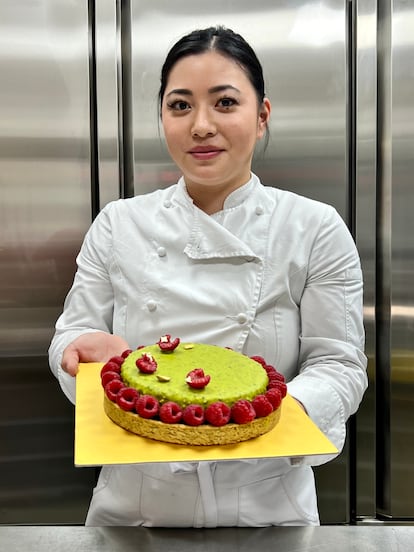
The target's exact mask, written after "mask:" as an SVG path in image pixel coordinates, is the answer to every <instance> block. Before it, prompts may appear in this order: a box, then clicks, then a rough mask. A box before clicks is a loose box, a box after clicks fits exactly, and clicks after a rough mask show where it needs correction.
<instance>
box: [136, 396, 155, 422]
mask: <svg viewBox="0 0 414 552" xmlns="http://www.w3.org/2000/svg"><path fill="white" fill-rule="evenodd" d="M159 408H160V404H159V402H158V401H157V399H156V398H155V397H153V396H152V395H141V396H140V397H138V399H137V401H136V403H135V410H136V411H137V414H139V415H140V416H141V418H147V419H148V418H154V416H156V415H157V414H158V411H159Z"/></svg>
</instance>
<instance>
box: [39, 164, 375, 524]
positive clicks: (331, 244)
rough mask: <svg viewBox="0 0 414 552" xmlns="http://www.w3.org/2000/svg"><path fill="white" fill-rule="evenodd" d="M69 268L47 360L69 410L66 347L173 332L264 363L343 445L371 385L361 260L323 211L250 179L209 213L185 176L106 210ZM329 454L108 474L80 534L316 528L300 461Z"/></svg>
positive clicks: (114, 469)
mask: <svg viewBox="0 0 414 552" xmlns="http://www.w3.org/2000/svg"><path fill="white" fill-rule="evenodd" d="M77 263H78V270H77V273H76V275H75V279H74V283H73V286H72V289H71V290H70V292H69V294H68V296H67V298H66V301H65V305H64V311H63V313H62V315H61V316H60V318H59V319H58V321H57V323H56V333H55V336H54V338H53V340H52V343H51V346H50V351H49V353H50V364H51V368H52V371H53V372H54V374H55V375H56V377H57V378H58V379H59V382H60V385H61V387H62V389H63V391H64V392H65V394H66V395H67V396H68V397H69V399H70V400H71V401H72V402H74V401H75V385H74V378H72V377H70V376H69V375H68V374H66V373H65V372H63V370H62V369H61V367H60V362H61V358H62V353H63V350H64V348H65V347H66V346H67V345H68V344H69V343H70V342H71V341H73V340H74V339H75V338H76V337H78V336H79V335H81V334H83V333H85V332H93V331H104V332H109V333H114V334H116V335H120V336H122V337H124V338H125V339H126V341H127V342H128V343H129V345H130V347H131V348H135V347H137V346H138V345H140V344H148V343H154V342H156V341H157V340H158V339H159V337H160V336H161V335H164V334H166V333H169V334H171V335H172V336H178V337H180V338H181V339H182V340H185V341H194V342H205V343H211V344H215V345H220V346H228V347H232V348H233V349H234V350H236V351H239V352H242V353H245V354H247V355H249V356H251V355H261V356H263V357H264V358H265V359H266V361H267V362H268V363H270V364H272V365H274V366H275V367H276V368H277V370H279V371H280V372H282V373H283V374H284V375H285V377H286V379H287V381H288V391H289V393H290V394H291V395H292V396H294V397H295V398H296V399H298V400H299V401H300V402H301V403H302V404H303V405H304V406H305V408H306V411H307V412H308V414H309V416H310V417H311V418H312V420H313V421H314V422H315V423H316V424H317V425H318V426H319V428H320V429H321V430H322V431H323V432H324V433H325V434H326V436H327V437H328V438H329V439H330V440H331V441H332V442H333V443H334V444H335V445H336V446H337V448H338V450H341V449H342V447H343V444H344V440H345V423H346V420H347V419H348V417H349V416H350V415H351V414H352V413H354V412H355V411H356V409H357V408H358V405H359V403H360V401H361V398H362V396H363V393H364V391H365V389H366V386H367V377H366V357H365V355H364V353H363V348H364V329H363V323H362V276H361V268H360V262H359V257H358V254H357V251H356V248H355V245H354V242H353V240H352V237H351V236H350V234H349V232H348V230H347V228H346V226H345V224H344V222H343V220H342V219H341V217H340V216H339V215H338V214H337V212H336V211H335V210H334V209H333V208H332V207H331V206H328V205H325V204H323V203H320V202H317V201H314V200H310V199H308V198H304V197H301V196H298V195H296V194H293V193H291V192H288V191H283V190H279V189H276V188H273V187H265V186H263V185H262V184H261V182H260V181H259V179H258V178H257V176H255V175H252V176H251V179H250V180H249V182H248V183H247V184H245V185H244V186H243V187H241V188H239V189H237V190H235V191H234V192H232V193H231V194H230V195H229V196H228V197H227V198H226V200H225V203H224V206H223V209H222V210H221V211H220V212H218V213H215V214H213V215H207V214H206V213H204V212H203V211H202V210H200V209H198V208H197V207H196V206H195V205H194V204H193V202H192V199H191V198H190V196H189V195H188V193H187V190H186V187H185V183H184V180H183V178H181V179H180V180H179V182H178V183H177V184H176V185H173V186H171V187H169V188H167V189H165V190H158V191H155V192H153V193H150V194H146V195H142V196H137V197H134V198H129V199H122V200H117V201H114V202H112V203H110V204H108V205H107V206H106V207H105V208H104V209H103V210H102V211H101V213H100V214H99V215H98V216H97V218H96V219H95V221H94V223H93V224H92V226H91V228H90V229H89V231H88V233H87V235H86V237H85V240H84V243H83V245H82V248H81V251H80V253H79V255H78V258H77ZM331 458H332V456H320V457H307V458H301V459H298V458H295V459H277V460H276V459H269V460H249V461H237V462H233V461H231V462H218V463H215V462H201V463H174V464H168V463H161V464H137V465H132V466H109V467H104V468H103V469H102V472H101V475H100V479H99V481H98V485H97V487H96V489H95V491H94V496H93V499H92V503H91V507H90V510H89V514H88V518H87V524H89V525H146V526H175V527H188V526H195V527H215V526H223V525H224V526H226V525H227V526H230V525H232V526H237V525H239V526H246V525H247V526H263V525H307V524H310V525H312V524H317V523H318V512H317V505H316V495H315V487H314V480H313V472H312V470H311V468H310V467H309V465H316V464H321V463H323V462H326V461H328V460H329V459H331Z"/></svg>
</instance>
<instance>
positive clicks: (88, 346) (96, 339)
mask: <svg viewBox="0 0 414 552" xmlns="http://www.w3.org/2000/svg"><path fill="white" fill-rule="evenodd" d="M128 348H129V345H128V343H127V342H126V341H125V339H123V338H122V337H120V336H118V335H112V334H108V333H105V332H93V333H86V334H83V335H81V336H79V337H78V338H76V339H75V340H74V341H72V343H70V344H69V345H68V346H67V347H66V349H65V350H64V351H63V356H62V369H63V370H64V371H65V372H67V373H68V374H69V375H71V376H76V374H77V373H78V365H79V363H80V362H106V361H108V360H109V359H110V358H111V357H113V356H117V355H120V354H121V353H123V352H124V351H125V350H126V349H128Z"/></svg>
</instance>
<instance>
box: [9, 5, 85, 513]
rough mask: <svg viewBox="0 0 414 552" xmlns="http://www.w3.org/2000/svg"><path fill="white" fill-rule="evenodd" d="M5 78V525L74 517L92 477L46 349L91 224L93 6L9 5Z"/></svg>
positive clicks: (70, 409) (70, 410)
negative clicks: (76, 451)
mask: <svg viewBox="0 0 414 552" xmlns="http://www.w3.org/2000/svg"><path fill="white" fill-rule="evenodd" d="M0 74H1V79H0V225H1V229H0V263H1V271H0V318H1V320H0V374H1V381H2V385H1V387H2V391H3V393H2V398H1V401H0V409H1V410H0V416H1V419H0V442H1V449H0V464H1V475H0V477H1V482H0V523H32V522H39V523H42V522H43V523H48V522H50V523H53V522H56V521H62V522H71V521H73V522H74V521H76V520H78V519H82V518H83V513H82V512H79V509H82V503H81V502H80V501H81V500H82V498H83V497H84V496H85V494H86V492H88V494H89V490H88V487H89V485H90V479H91V477H90V475H88V474H87V472H86V471H85V472H84V473H82V474H81V473H80V472H79V471H77V472H76V475H75V469H74V468H73V452H72V447H73V412H72V408H71V407H70V405H69V404H68V403H67V401H66V399H65V398H64V397H63V395H61V394H60V393H59V390H58V388H57V385H56V382H55V380H54V378H53V377H52V376H51V374H50V372H49V367H48V361H47V356H46V353H47V348H48V345H49V342H50V339H51V336H52V333H53V326H54V322H55V319H56V318H57V316H58V314H59V313H60V311H61V308H62V302H63V298H64V296H65V295H66V293H67V290H68V287H69V286H70V284H71V280H72V277H73V273H74V269H75V264H74V258H75V255H76V252H77V250H78V248H79V243H80V240H81V238H82V235H83V233H84V231H85V229H86V228H87V226H88V225H89V223H90V220H91V205H90V163H89V109H88V108H89V106H88V101H89V93H88V17H87V5H86V3H85V2H84V1H83V0H72V1H71V2H62V1H60V2H56V1H55V0H37V1H34V0H31V1H29V0H22V1H20V2H15V1H14V0H3V1H2V2H1V3H0ZM63 495H65V500H64V499H63ZM80 503H81V506H79V504H80Z"/></svg>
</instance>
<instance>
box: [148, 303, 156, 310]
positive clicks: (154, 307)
mask: <svg viewBox="0 0 414 552" xmlns="http://www.w3.org/2000/svg"><path fill="white" fill-rule="evenodd" d="M147 309H148V310H149V311H150V312H154V311H155V310H157V303H156V302H155V301H148V303H147Z"/></svg>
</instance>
